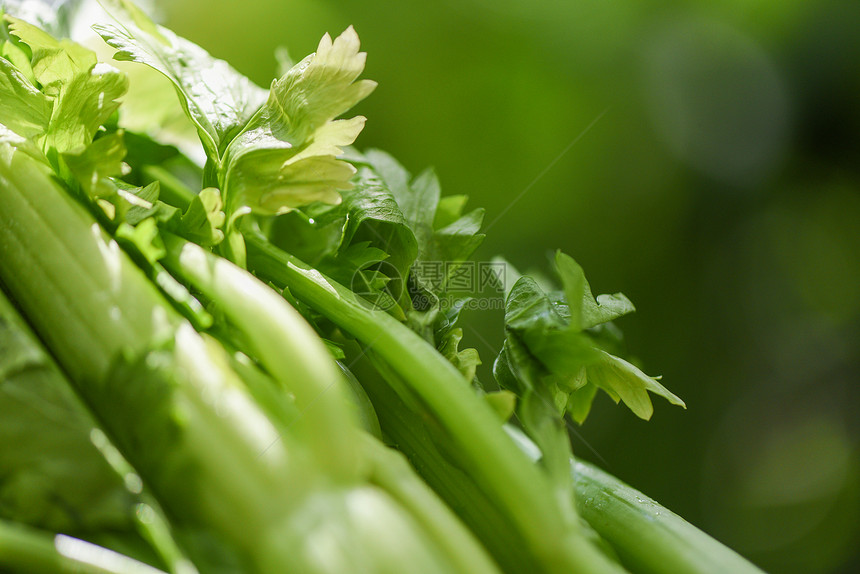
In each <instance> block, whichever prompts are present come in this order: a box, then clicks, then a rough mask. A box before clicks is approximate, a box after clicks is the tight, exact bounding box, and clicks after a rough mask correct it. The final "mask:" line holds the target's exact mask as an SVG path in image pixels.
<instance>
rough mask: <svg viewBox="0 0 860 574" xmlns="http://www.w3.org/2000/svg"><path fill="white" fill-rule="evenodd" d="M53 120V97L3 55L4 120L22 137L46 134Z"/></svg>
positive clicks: (0, 100) (0, 111)
mask: <svg viewBox="0 0 860 574" xmlns="http://www.w3.org/2000/svg"><path fill="white" fill-rule="evenodd" d="M50 120H51V99H50V98H48V97H47V96H45V94H43V93H42V92H40V91H39V90H37V89H36V88H35V87H34V86H33V85H32V84H31V83H30V82H29V81H28V80H27V78H26V77H25V76H24V74H22V73H21V72H20V71H18V69H17V68H16V66H14V65H13V64H12V63H11V62H9V61H8V60H5V59H3V58H0V123H2V124H3V125H5V126H6V127H7V128H9V129H10V130H12V131H13V132H15V133H16V134H18V135H20V136H23V137H25V138H35V137H37V136H40V135H42V134H44V133H45V131H46V130H47V129H48V122H49V121H50Z"/></svg>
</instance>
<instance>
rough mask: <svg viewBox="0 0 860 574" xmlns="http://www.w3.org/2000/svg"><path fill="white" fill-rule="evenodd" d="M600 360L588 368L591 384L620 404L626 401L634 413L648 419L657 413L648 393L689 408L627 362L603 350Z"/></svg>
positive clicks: (652, 378) (653, 379)
mask: <svg viewBox="0 0 860 574" xmlns="http://www.w3.org/2000/svg"><path fill="white" fill-rule="evenodd" d="M599 353H600V359H599V360H597V361H596V362H594V363H592V364H590V365H588V367H586V370H587V376H588V382H589V383H593V384H595V385H597V386H598V387H600V388H601V389H603V390H604V391H606V392H607V393H608V394H609V396H610V397H612V398H613V400H615V401H616V402H618V399H621V400H622V401H624V404H625V405H627V406H628V407H629V408H630V410H631V411H633V413H634V414H635V415H636V416H638V417H639V418H641V419H645V420H648V419H650V418H651V415H652V414H653V412H654V407H653V406H652V405H651V399H650V398H649V397H648V392H649V391H650V392H652V393H654V394H657V395H660V396H661V397H663V398H665V399H666V400H668V401H669V402H670V403H672V404H673V405H678V406H681V407H684V408H687V406H686V405H685V404H684V401H682V400H681V399H680V398H678V397H677V396H675V395H674V394H673V393H671V392H670V391H669V390H668V389H667V388H666V387H664V386H663V385H661V384H660V383H659V382H657V379H656V378H654V377H649V376H648V375H646V374H645V373H643V372H642V371H641V370H639V369H638V368H637V367H636V366H634V365H632V364H630V363H628V362H627V361H625V360H624V359H621V358H619V357H616V356H614V355H610V354H609V353H606V352H604V351H599Z"/></svg>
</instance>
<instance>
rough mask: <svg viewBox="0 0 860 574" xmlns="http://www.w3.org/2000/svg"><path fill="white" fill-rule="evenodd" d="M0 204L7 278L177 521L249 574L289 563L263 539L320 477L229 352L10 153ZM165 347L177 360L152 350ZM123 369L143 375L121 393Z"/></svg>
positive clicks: (54, 186)
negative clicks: (251, 391) (230, 362)
mask: <svg viewBox="0 0 860 574" xmlns="http://www.w3.org/2000/svg"><path fill="white" fill-rule="evenodd" d="M0 205H2V206H3V208H2V209H0V253H2V257H0V280H2V282H3V284H4V286H5V288H6V289H8V291H9V292H10V294H11V295H12V296H13V297H14V298H15V300H16V301H17V302H18V304H19V305H20V307H21V309H22V311H23V312H24V314H25V315H26V317H27V318H28V320H29V322H30V324H31V325H32V326H33V327H34V328H35V329H36V331H37V332H38V333H39V335H40V336H41V337H42V339H43V341H45V342H46V343H47V346H48V347H49V348H50V350H51V351H52V352H53V354H54V356H55V357H56V358H57V359H58V361H59V363H60V364H61V366H62V367H63V368H64V370H65V371H66V373H67V374H68V375H69V377H70V379H71V380H72V381H73V382H74V384H75V385H76V386H77V388H78V390H79V392H80V394H81V396H82V397H83V398H84V400H85V401H86V402H87V403H88V404H89V405H91V408H92V409H93V411H94V413H95V414H96V415H97V416H98V418H99V419H100V420H102V421H104V422H105V424H106V429H107V431H108V432H109V434H110V435H111V438H112V439H114V442H115V443H116V444H117V446H118V447H119V448H120V450H121V452H122V454H123V455H124V456H125V457H126V458H127V459H128V460H129V462H131V463H132V464H133V465H134V466H135V468H137V470H138V471H139V472H140V473H141V476H142V477H143V479H144V481H145V482H146V483H147V484H148V485H150V487H151V488H152V491H153V492H154V493H155V495H156V497H157V498H158V499H159V501H160V502H161V503H162V504H163V505H164V507H165V509H166V510H167V512H168V513H169V514H170V515H171V517H172V518H174V519H179V521H180V523H181V524H180V526H182V527H187V528H189V529H191V530H199V531H205V532H209V533H211V534H210V535H211V536H212V537H214V538H215V539H216V540H213V541H212V542H213V543H215V544H218V545H219V546H223V547H226V548H233V549H235V551H236V556H238V557H239V558H238V559H239V560H244V564H245V566H244V567H243V569H244V570H245V571H265V570H263V569H262V568H260V567H259V564H263V563H266V564H273V563H278V562H279V561H280V560H283V562H284V563H287V557H286V556H284V552H285V550H284V549H283V548H282V547H281V546H280V545H279V544H278V543H277V541H276V540H273V537H272V536H261V535H260V533H269V532H275V531H277V527H278V526H280V524H281V523H282V521H283V520H284V518H285V515H286V514H288V510H289V508H290V506H291V504H295V503H297V502H301V501H302V496H303V493H306V492H307V490H308V488H310V487H311V486H310V485H311V484H312V483H313V481H314V477H316V476H317V474H318V472H317V471H316V470H315V468H313V467H309V466H308V464H307V459H306V458H302V456H301V451H299V449H295V450H291V449H288V447H287V446H286V445H287V444H290V446H293V445H294V444H295V443H289V439H290V437H289V436H284V437H279V436H278V435H277V430H276V429H275V428H274V427H273V426H272V424H271V422H270V421H269V420H268V419H267V418H266V417H265V415H264V414H263V413H262V412H261V411H260V410H259V408H258V407H257V406H256V404H254V403H253V401H252V400H251V399H250V398H249V397H248V396H247V392H246V391H245V390H244V386H243V385H242V383H241V381H239V380H238V378H237V377H236V375H235V373H233V372H232V371H230V370H229V368H228V367H227V366H226V365H227V360H226V358H224V357H221V358H220V359H219V357H218V353H217V352H216V351H217V348H216V347H217V345H216V344H215V343H214V342H213V341H205V340H204V339H202V338H201V337H200V335H199V334H197V333H196V332H195V331H194V330H193V329H192V328H191V326H190V325H188V324H187V323H185V322H182V321H181V319H180V318H179V317H178V315H177V313H176V312H175V311H174V310H173V309H172V308H171V307H170V306H169V304H167V302H166V301H164V300H163V299H162V298H161V296H160V294H159V293H158V291H157V290H156V288H155V286H154V285H152V284H151V283H149V281H148V280H147V279H146V277H145V276H144V274H143V273H142V272H141V271H140V270H139V269H138V268H136V267H135V266H134V265H133V263H131V261H130V260H129V259H128V258H127V257H126V256H125V254H124V253H122V252H121V251H120V249H119V247H118V246H117V245H116V243H114V242H113V241H111V240H109V239H108V238H107V237H106V236H105V234H104V233H103V232H102V231H101V229H100V228H99V227H98V225H96V223H95V222H94V220H93V218H92V216H91V215H90V214H89V213H87V212H86V211H85V210H84V209H83V208H82V207H81V206H80V205H78V204H77V203H75V201H74V200H73V199H72V198H71V197H70V196H69V195H68V194H67V193H66V192H65V191H64V190H63V189H62V188H60V187H59V185H58V183H57V182H56V180H54V179H53V178H52V176H51V173H50V168H48V167H47V166H46V165H45V164H43V163H41V162H39V161H37V160H35V159H33V158H32V157H29V156H27V155H25V154H24V153H20V152H17V150H15V149H14V148H12V147H11V146H9V145H7V144H0ZM160 341H161V342H164V343H163V344H164V346H167V347H168V349H165V350H163V351H158V352H151V351H150V350H151V349H152V348H153V345H155V344H157V343H158V342H160ZM171 346H172V349H170V348H169V347H171ZM221 355H223V350H222V351H221ZM123 358H125V364H127V365H130V366H128V367H127V368H126V371H127V372H130V373H131V374H130V375H129V376H128V377H127V378H128V380H120V381H119V382H120V383H124V384H116V377H114V376H113V375H115V374H116V369H117V366H118V365H122V364H124V363H123V360H122V359H123ZM151 359H152V361H155V362H154V363H153V362H152V361H151ZM159 361H160V362H159ZM150 375H152V376H150ZM126 383H127V384H126ZM106 391H107V392H108V393H109V394H110V393H112V394H110V396H108V397H106V396H105V392H106ZM141 401H143V402H144V403H147V404H146V405H145V408H144V406H142V405H141ZM118 403H121V404H118ZM108 423H111V424H108ZM118 438H121V439H122V440H116V439H118ZM296 451H299V452H296ZM189 552H191V553H192V558H193V559H195V560H197V559H198V558H199V557H200V556H201V554H200V552H206V550H205V548H203V549H200V548H198V553H197V554H194V553H193V551H192V549H191V548H189Z"/></svg>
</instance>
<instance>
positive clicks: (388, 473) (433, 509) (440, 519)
mask: <svg viewBox="0 0 860 574" xmlns="http://www.w3.org/2000/svg"><path fill="white" fill-rule="evenodd" d="M364 442H365V445H366V448H365V452H366V453H367V454H368V455H369V459H370V461H371V465H372V468H371V473H370V482H372V483H374V484H376V485H378V486H379V487H380V488H382V489H383V490H385V491H386V492H387V493H388V494H389V495H391V496H392V497H393V498H394V499H395V500H396V501H397V502H398V503H400V505H401V506H402V507H403V508H405V509H407V510H408V511H409V513H410V514H411V515H412V516H413V517H414V518H415V519H416V520H418V521H419V523H420V524H421V525H422V527H423V528H424V531H425V532H427V534H428V536H429V537H430V538H431V539H432V540H433V541H434V542H435V543H436V545H437V546H438V547H440V548H441V549H442V550H443V551H444V552H445V553H446V554H447V555H448V557H449V558H450V560H451V563H452V564H455V565H456V566H457V568H458V571H460V572H464V573H466V572H467V573H468V574H498V573H499V570H498V568H497V567H496V565H495V564H493V562H492V560H491V559H490V557H489V556H488V555H487V553H486V551H485V550H484V549H483V548H482V547H481V545H480V544H479V543H478V541H477V540H476V539H475V537H474V535H473V534H472V532H470V531H469V530H468V529H467V528H465V527H464V526H463V524H462V523H461V522H460V521H459V520H458V519H457V517H456V516H455V515H454V514H453V513H452V512H451V510H450V509H449V508H448V507H447V506H445V504H444V503H443V502H442V501H441V500H439V498H438V497H437V495H436V493H434V492H433V491H432V490H431V489H430V488H429V487H428V486H427V485H426V484H425V483H424V482H422V481H421V480H420V479H419V478H418V477H417V476H416V475H415V472H414V471H413V470H412V467H410V466H409V463H408V462H407V461H406V458H405V457H404V456H403V455H402V454H400V453H399V452H397V451H396V450H392V449H389V448H387V447H385V446H384V445H382V443H380V442H378V441H376V440H374V439H373V438H372V437H369V436H365V441H364Z"/></svg>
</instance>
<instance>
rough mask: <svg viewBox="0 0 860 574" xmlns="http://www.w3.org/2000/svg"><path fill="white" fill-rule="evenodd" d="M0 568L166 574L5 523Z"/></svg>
mask: <svg viewBox="0 0 860 574" xmlns="http://www.w3.org/2000/svg"><path fill="white" fill-rule="evenodd" d="M0 566H2V568H0V570H3V571H4V572H5V571H6V569H7V568H8V569H10V571H14V572H29V573H31V574H165V572H163V571H162V570H158V569H156V568H153V567H152V566H149V565H147V564H144V563H143V562H138V561H137V560H134V559H132V558H129V557H128V556H124V555H123V554H119V553H117V552H114V551H113V550H108V549H107V548H103V547H101V546H97V545H95V544H91V543H89V542H85V541H83V540H80V539H78V538H72V537H70V536H65V535H62V534H57V535H53V534H50V533H48V532H43V531H41V530H37V529H35V528H30V527H26V526H23V525H20V524H16V523H12V522H7V521H5V520H0Z"/></svg>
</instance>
